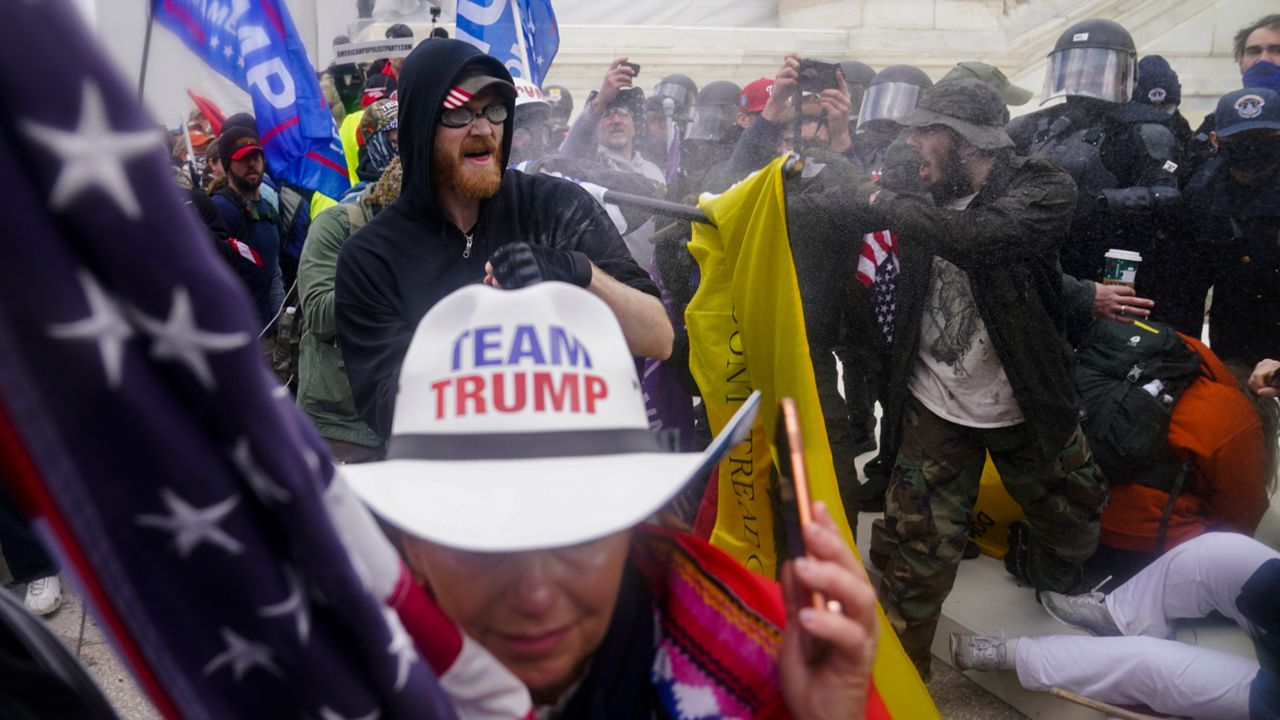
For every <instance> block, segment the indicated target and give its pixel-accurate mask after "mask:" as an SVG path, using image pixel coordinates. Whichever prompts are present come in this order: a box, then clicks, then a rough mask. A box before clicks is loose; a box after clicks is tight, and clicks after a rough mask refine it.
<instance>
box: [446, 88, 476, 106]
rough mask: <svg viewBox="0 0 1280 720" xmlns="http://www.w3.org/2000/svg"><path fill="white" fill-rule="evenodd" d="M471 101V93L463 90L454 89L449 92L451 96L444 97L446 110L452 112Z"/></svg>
mask: <svg viewBox="0 0 1280 720" xmlns="http://www.w3.org/2000/svg"><path fill="white" fill-rule="evenodd" d="M470 99H471V93H469V92H467V91H466V90H463V89H462V88H457V87H455V88H452V89H450V90H449V94H448V95H445V96H444V109H445V110H452V109H454V108H459V107H462V106H463V105H464V104H465V103H466V102H467V101H468V100H470Z"/></svg>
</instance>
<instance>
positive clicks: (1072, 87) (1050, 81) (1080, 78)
mask: <svg viewBox="0 0 1280 720" xmlns="http://www.w3.org/2000/svg"><path fill="white" fill-rule="evenodd" d="M1137 79H1138V57H1137V54H1136V53H1132V52H1128V51H1125V50H1113V49H1111V48H1097V47H1078V48H1067V49H1065V50H1058V51H1056V52H1054V53H1053V54H1052V55H1050V56H1049V67H1048V69H1047V70H1046V71H1045V76H1044V91H1043V92H1042V93H1041V95H1040V96H1041V97H1042V98H1044V99H1043V100H1041V104H1043V103H1044V102H1046V101H1048V100H1051V99H1053V98H1056V97H1063V96H1066V97H1090V98H1094V99H1095V100H1103V101H1106V102H1113V103H1124V102H1128V101H1129V98H1130V97H1132V96H1133V85H1134V83H1135V82H1137Z"/></svg>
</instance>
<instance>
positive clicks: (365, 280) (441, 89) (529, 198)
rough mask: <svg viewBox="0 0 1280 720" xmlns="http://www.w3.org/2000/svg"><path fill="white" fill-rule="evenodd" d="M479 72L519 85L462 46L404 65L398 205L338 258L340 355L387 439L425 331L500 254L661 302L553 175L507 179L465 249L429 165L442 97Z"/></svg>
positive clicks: (583, 197) (596, 214)
mask: <svg viewBox="0 0 1280 720" xmlns="http://www.w3.org/2000/svg"><path fill="white" fill-rule="evenodd" d="M472 66H480V67H481V68H483V69H484V70H485V71H486V72H487V73H488V74H490V75H492V76H494V77H497V78H502V79H504V80H507V81H508V82H510V80H511V75H510V74H509V73H508V72H507V70H506V68H505V67H503V65H502V63H501V62H499V61H498V60H496V59H494V58H493V57H490V56H488V55H485V54H483V53H481V52H480V51H479V50H477V49H476V48H475V47H473V46H472V45H469V44H467V43H465V42H463V41H460V40H433V41H431V42H427V43H422V44H421V45H419V46H418V47H417V48H416V49H415V50H414V51H413V52H412V53H410V54H409V57H408V58H406V59H405V61H404V65H403V66H402V67H401V72H400V95H399V99H400V163H401V165H402V167H403V171H404V183H403V186H402V189H401V192H400V197H399V199H397V200H396V201H395V202H394V203H392V204H391V205H390V206H388V207H387V208H386V209H385V210H383V211H382V212H381V213H379V214H378V215H377V217H375V218H374V219H373V220H372V221H370V222H369V224H368V225H365V226H364V227H363V228H362V229H360V230H359V231H358V232H357V233H355V234H354V235H353V236H352V237H351V239H350V240H348V241H347V242H346V243H345V244H344V245H343V246H342V251H341V254H340V255H339V257H338V267H337V277H336V281H335V282H336V286H335V290H334V306H335V307H334V311H335V315H336V320H337V325H338V344H339V347H340V348H341V350H342V356H343V359H344V361H345V363H346V370H347V377H348V378H349V379H350V380H351V391H352V396H353V397H354V399H355V404H356V409H357V410H358V411H359V412H360V414H361V415H362V416H363V417H364V419H365V421H366V422H368V423H369V426H370V427H372V428H373V429H374V430H375V431H376V432H377V433H378V434H379V435H380V436H382V437H383V438H387V437H389V436H390V434H391V414H392V410H393V408H394V405H395V396H396V385H397V379H398V377H399V375H400V364H401V362H402V361H403V360H404V355H405V352H406V351H407V350H408V348H409V341H410V340H411V339H412V338H413V333H414V331H415V330H416V329H417V327H418V322H419V321H420V320H421V319H422V316H423V315H425V314H426V313H427V311H428V310H430V309H431V307H432V306H433V305H435V304H436V303H437V302H439V301H440V300H442V299H443V298H444V297H445V296H446V295H448V294H450V293H452V292H453V291H455V290H457V289H458V288H461V287H463V286H464V285H469V284H473V283H479V282H481V281H482V280H483V279H484V265H485V262H486V261H487V260H488V259H489V257H490V256H491V255H492V254H493V253H494V251H495V250H497V249H498V248H499V247H502V246H503V245H505V244H507V243H510V242H517V241H523V242H527V243H530V244H535V245H549V246H552V247H557V248H563V249H566V250H578V251H580V252H583V253H585V254H586V255H587V257H589V258H590V259H591V261H592V262H593V263H595V265H596V266H597V267H599V268H600V269H601V270H603V271H605V272H606V273H608V274H609V275H611V276H613V277H614V278H615V279H617V280H618V281H620V282H622V283H624V284H626V285H628V286H630V287H633V288H636V289H638V290H640V291H642V292H646V293H648V294H650V295H653V296H655V297H657V295H658V289H657V287H656V286H655V285H654V284H653V281H652V280H650V278H649V276H648V274H647V273H645V271H644V270H643V269H641V268H640V266H639V265H637V264H636V262H635V260H633V259H632V258H631V254H630V253H629V252H628V251H627V246H626V244H625V243H624V242H623V241H622V238H621V237H620V236H619V235H618V232H617V230H615V229H614V226H613V223H612V222H611V221H610V220H609V217H608V215H606V214H605V212H604V210H603V209H602V208H601V207H600V205H599V204H597V203H596V201H595V200H594V199H593V198H592V197H591V195H590V194H588V193H587V191H585V190H583V189H582V188H580V187H578V186H577V185H575V184H573V183H571V182H567V181H565V180H560V179H557V178H553V177H550V176H546V175H526V174H524V173H521V172H519V171H516V170H512V169H507V170H506V171H505V172H504V173H503V177H502V184H501V186H500V187H499V189H498V192H497V194H495V195H494V196H493V197H491V198H489V199H488V200H484V201H482V202H481V204H480V215H479V219H478V220H477V222H476V225H475V227H474V228H468V230H469V231H470V232H471V234H472V239H471V242H470V248H469V249H468V241H467V239H466V235H465V234H464V233H463V231H462V230H460V229H459V228H457V227H455V226H454V225H453V224H452V223H451V222H450V221H449V220H448V219H447V218H446V217H445V216H444V214H443V213H442V212H441V211H440V209H439V207H438V206H437V203H436V196H435V192H434V189H433V187H432V182H433V180H434V178H432V170H431V164H432V163H431V158H432V150H433V148H434V147H435V138H436V128H437V127H438V126H439V116H440V113H441V112H442V111H443V103H444V99H445V94H446V93H447V92H448V91H449V89H450V88H451V87H452V86H453V85H454V82H455V80H456V79H457V78H458V77H459V75H460V74H461V73H462V71H463V70H464V69H468V68H470V67H472ZM507 103H508V113H507V121H506V122H505V123H504V124H503V134H502V156H503V157H504V158H506V157H509V155H510V152H511V134H512V124H513V118H514V117H515V101H514V100H508V101H507ZM481 122H487V121H485V120H481ZM446 341H447V340H446V339H445V338H441V342H446Z"/></svg>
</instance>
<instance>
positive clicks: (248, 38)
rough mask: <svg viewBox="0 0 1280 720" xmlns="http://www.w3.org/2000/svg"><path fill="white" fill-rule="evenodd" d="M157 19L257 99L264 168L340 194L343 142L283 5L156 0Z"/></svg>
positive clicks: (259, 0) (344, 178) (346, 182)
mask: <svg viewBox="0 0 1280 720" xmlns="http://www.w3.org/2000/svg"><path fill="white" fill-rule="evenodd" d="M152 6H153V8H154V11H155V18H156V20H159V21H160V23H161V24H162V25H164V26H165V27H167V28H169V29H170V30H172V31H173V32H174V33H176V34H177V35H178V37H179V38H181V39H182V41H183V42H184V43H186V45H187V47H189V48H191V50H192V52H194V53H195V54H196V55H199V56H200V57H201V58H202V59H203V60H204V61H205V62H206V63H208V65H209V66H210V67H212V68H213V69H214V70H217V71H218V73H219V74H221V75H222V76H223V77H226V78H227V79H228V80H230V81H231V82H233V83H235V84H236V85H237V86H239V87H240V88H241V89H242V90H244V91H245V92H247V93H249V95H250V97H252V98H253V113H254V117H255V118H256V119H257V122H258V134H259V138H260V139H261V141H262V147H263V149H264V150H265V151H266V155H267V165H268V167H269V168H270V170H271V174H272V176H273V177H275V178H276V179H278V180H283V181H284V182H287V183H290V184H292V185H297V186H299V187H304V188H308V189H311V190H317V191H319V192H321V193H323V194H325V195H328V196H329V197H334V198H337V197H342V194H343V193H345V192H346V191H347V189H348V188H349V187H351V182H350V178H349V176H348V175H347V165H346V159H345V158H344V156H343V153H342V141H341V140H339V139H338V128H337V127H336V126H335V125H334V122H333V115H331V114H330V112H329V106H328V104H327V103H326V102H325V99H324V94H323V93H322V92H321V91H320V82H319V80H317V79H316V73H315V69H314V68H313V67H312V66H311V60H310V59H309V58H308V57H307V50H306V48H305V47H304V46H303V44H302V39H301V38H299V37H298V31H297V29H296V28H294V26H293V19H292V18H290V17H289V9H288V8H287V7H285V5H284V3H283V2H281V0H247V1H246V0H242V1H240V2H231V0H153V2H152Z"/></svg>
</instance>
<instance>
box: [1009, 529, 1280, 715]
mask: <svg viewBox="0 0 1280 720" xmlns="http://www.w3.org/2000/svg"><path fill="white" fill-rule="evenodd" d="M1275 558H1280V553H1277V552H1276V551H1274V550H1271V549H1270V548H1268V547H1266V546H1265V545H1262V544H1261V543H1258V542H1256V541H1254V540H1253V539H1251V538H1249V537H1246V536H1244V535H1236V534H1234V533H1209V534H1207V535H1202V536H1201V537H1198V538H1196V539H1194V540H1191V541H1190V542H1187V543H1183V544H1182V545H1179V546H1178V547H1176V548H1174V549H1172V550H1170V551H1169V552H1167V553H1165V554H1164V555H1163V556H1162V557H1160V558H1159V559H1158V560H1156V561H1155V562H1154V563H1152V564H1151V565H1150V566H1149V567H1147V568H1146V569H1144V570H1143V571H1142V572H1140V573H1138V574H1137V575H1135V576H1134V577H1133V579H1131V580H1130V581H1129V582H1127V583H1125V584H1124V585H1121V586H1120V587H1119V588H1117V589H1116V591H1115V592H1113V593H1112V594H1111V595H1109V596H1108V597H1107V600H1106V603H1107V608H1108V609H1109V610H1110V611H1111V615H1112V617H1113V618H1114V619H1115V621H1116V625H1117V626H1119V628H1120V630H1121V631H1122V632H1124V633H1125V634H1126V635H1133V636H1137V637H1116V638H1093V637H1083V636H1075V635H1071V636H1052V637H1041V638H1021V639H1019V640H1018V645H1017V649H1016V650H1015V652H1014V660H1015V663H1016V666H1017V670H1018V681H1019V682H1020V683H1021V684H1022V686H1023V687H1025V688H1028V689H1030V690H1047V689H1049V688H1051V687H1059V688H1062V689H1064V690H1070V691H1072V692H1076V693H1079V694H1081V695H1085V696H1087V697H1091V698H1095V699H1097V700H1102V701H1103V702H1109V703H1113V704H1117V705H1138V704H1141V705H1147V706H1149V707H1150V708H1152V709H1153V710H1157V711H1159V712H1162V713H1168V714H1171V715H1185V716H1190V717H1192V718H1197V720H1199V719H1200V718H1204V719H1205V720H1216V719H1217V718H1223V719H1227V718H1240V719H1246V718H1248V717H1249V687H1250V685H1251V684H1252V683H1253V679H1254V677H1255V676H1257V674H1258V663H1257V662H1255V661H1253V660H1247V659H1245V658H1241V657H1239V656H1236V655H1230V654H1227V653H1222V652H1218V651H1215V650H1206V649H1203V648H1197V647H1193V646H1190V645H1183V644H1181V643H1177V642H1173V641H1170V640H1166V639H1164V638H1167V637H1169V636H1170V635H1172V632H1173V631H1172V627H1171V625H1172V622H1173V621H1174V620H1178V619H1189V618H1201V617H1205V616H1206V615H1208V614H1209V613H1210V612H1211V611H1213V610H1217V611H1218V612H1220V613H1222V614H1223V615H1225V616H1227V617H1229V618H1231V619H1232V620H1233V621H1235V623H1236V624H1237V625H1239V626H1240V627H1241V628H1242V629H1244V631H1245V632H1250V628H1249V626H1248V622H1247V621H1246V620H1245V619H1244V618H1243V617H1242V616H1241V615H1240V611H1239V610H1237V609H1236V598H1237V597H1238V596H1239V594H1240V588H1241V587H1242V586H1243V585H1244V583H1245V582H1246V581H1247V580H1248V579H1249V577H1250V576H1252V575H1253V573H1254V572H1255V571H1256V570H1257V569H1258V567H1259V566H1260V565H1262V563H1264V562H1266V561H1268V560H1272V559H1275Z"/></svg>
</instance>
